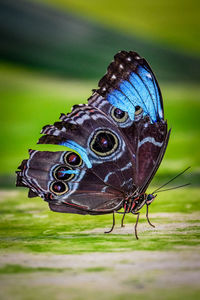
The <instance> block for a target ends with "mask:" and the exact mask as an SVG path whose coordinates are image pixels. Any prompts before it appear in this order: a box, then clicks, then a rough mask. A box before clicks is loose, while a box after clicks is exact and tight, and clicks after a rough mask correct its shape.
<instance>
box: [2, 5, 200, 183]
mask: <svg viewBox="0 0 200 300" xmlns="http://www.w3.org/2000/svg"><path fill="white" fill-rule="evenodd" d="M0 6H1V7H0V8H1V9H0V22H1V23H0V31H1V43H0V53H1V61H0V64H1V67H0V91H1V119H0V122H1V137H0V138H1V150H0V151H1V153H0V160H1V161H0V184H1V186H2V187H6V186H7V187H12V186H14V181H15V176H14V172H15V169H16V167H17V166H18V165H19V163H20V161H21V160H22V159H24V158H25V157H27V149H28V148H33V149H47V148H48V149H55V150H56V149H57V148H55V147H53V146H48V147H45V148H44V147H43V148H42V147H41V146H40V147H39V146H38V145H37V146H36V141H37V139H38V137H39V132H40V129H41V128H42V126H43V125H45V124H49V123H50V124H51V123H52V122H54V121H55V120H57V119H58V117H59V114H60V113H61V112H64V113H66V112H69V111H70V109H71V106H72V105H73V104H75V103H85V102H86V100H87V98H88V97H89V96H90V95H91V89H92V88H95V87H96V86H97V82H98V80H99V79H100V78H101V77H102V75H103V74H104V73H105V71H106V68H107V66H108V64H109V63H110V61H111V60H112V59H113V56H114V54H115V53H116V52H117V51H119V50H135V51H137V52H139V53H140V55H142V56H144V57H145V58H146V59H147V61H149V63H150V64H151V66H152V68H153V70H154V71H155V73H156V75H157V78H158V81H159V83H160V86H161V90H162V93H163V98H164V104H165V113H166V118H167V119H168V123H169V126H170V127H172V134H171V139H170V143H169V146H168V150H167V153H166V156H165V159H164V162H163V164H162V170H163V173H165V174H167V173H168V175H170V176H172V175H173V174H172V173H174V174H175V173H177V172H179V171H180V170H182V169H183V168H184V167H187V166H188V165H191V166H192V169H191V173H192V174H193V178H192V179H193V180H194V181H195V184H197V183H198V178H197V177H198V175H199V166H200V158H199V145H200V142H199V137H200V130H199V129H200V125H199V111H200V102H199V90H200V88H199V86H198V83H199V79H200V44H199V38H198V33H199V30H200V25H199V20H198V18H197V14H198V11H199V10H198V8H199V5H198V1H194V0H192V1H179V0H176V1H168V2H167V3H166V2H164V1H151V2H149V1H143V2H142V3H141V2H138V1H128V0H125V1H123V5H122V4H121V2H120V1H119V2H117V1H95V4H93V2H92V1H86V2H85V1H69V0H68V1H62V0H59V1H51V0H44V1H24V0H20V1H17V2H15V1H10V0H9V1H6V0H5V1H4V0H3V1H1V3H0ZM166 172H167V173H166ZM159 174H161V175H162V172H161V173H160V172H159V173H158V175H159Z"/></svg>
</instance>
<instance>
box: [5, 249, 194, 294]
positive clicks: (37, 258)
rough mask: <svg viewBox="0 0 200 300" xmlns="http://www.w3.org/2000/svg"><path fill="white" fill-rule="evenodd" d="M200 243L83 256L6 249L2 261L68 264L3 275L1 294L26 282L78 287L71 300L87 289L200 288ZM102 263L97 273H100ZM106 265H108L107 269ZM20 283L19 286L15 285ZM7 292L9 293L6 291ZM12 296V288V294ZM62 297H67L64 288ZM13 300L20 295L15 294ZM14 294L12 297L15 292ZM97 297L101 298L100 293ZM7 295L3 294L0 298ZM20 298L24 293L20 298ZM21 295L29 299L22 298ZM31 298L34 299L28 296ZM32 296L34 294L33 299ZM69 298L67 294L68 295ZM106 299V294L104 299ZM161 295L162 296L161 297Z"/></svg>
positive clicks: (37, 285)
mask: <svg viewBox="0 0 200 300" xmlns="http://www.w3.org/2000/svg"><path fill="white" fill-rule="evenodd" d="M199 250H200V249H198V248H196V247H195V249H194V251H192V252H191V251H187V250H186V251H182V252H181V253H180V252H157V251H153V252H151V251H133V252H126V253H90V254H82V255H49V256H47V255H33V254H25V253H23V254H22V253H15V254H14V253H12V254H4V255H2V256H1V258H0V265H1V266H3V265H5V264H14V265H15V264H19V265H22V266H29V267H35V268H36V267H45V268H47V267H49V268H61V269H63V268H64V269H65V270H63V271H62V272H57V273H52V272H51V273H48V271H47V272H36V273H32V274H31V273H28V274H13V275H12V276H11V275H3V276H2V277H1V283H0V286H1V293H2V296H3V295H7V297H8V298H7V297H6V298H5V299H9V291H8V289H10V290H11V291H12V289H13V290H16V291H17V288H18V289H20V287H21V288H23V287H26V286H27V285H28V286H30V287H32V288H33V289H40V288H44V289H46V286H48V287H50V289H52V287H56V288H58V289H59V290H60V289H64V290H66V291H68V290H71V289H72V290H76V289H77V290H79V291H82V292H83V294H82V297H80V298H76V297H75V298H74V292H73V293H72V295H71V296H70V299H87V298H84V292H85V293H88V292H89V293H95V292H97V293H101V291H103V292H106V291H107V292H109V294H110V293H112V295H113V296H114V295H119V294H124V293H125V294H127V293H130V294H133V295H134V293H137V292H138V291H140V292H148V290H154V289H161V290H163V289H164V290H165V289H166V287H170V289H172V290H173V289H174V288H176V289H177V288H179V289H182V288H187V287H189V288H190V289H198V288H199V282H200V259H199V258H200V255H199ZM98 268H99V272H98ZM104 268H105V269H104ZM16 287H17V288H16ZM4 293H5V294H4ZM11 295H12V293H11ZM58 295H60V296H59V297H58V298H57V297H56V298H52V299H64V298H62V297H63V295H62V293H61V294H60V292H59V293H58ZM15 296H16V297H15V299H18V297H17V294H16V295H15ZM11 298H12V297H11ZM97 298H98V299H101V297H100V296H99V295H98V297H97ZM1 299H3V298H1ZM19 299H20V297H19ZM22 299H29V298H26V297H25V298H23V297H22ZM30 299H32V298H30ZM33 299H34V298H33ZM66 299H69V298H68V297H67V298H66ZM102 299H103V298H102ZM158 299H159V298H158Z"/></svg>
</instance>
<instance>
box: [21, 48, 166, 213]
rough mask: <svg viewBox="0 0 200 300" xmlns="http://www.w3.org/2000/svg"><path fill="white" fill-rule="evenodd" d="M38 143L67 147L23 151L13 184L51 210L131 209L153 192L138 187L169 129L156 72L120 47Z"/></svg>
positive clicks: (163, 145) (150, 173)
mask: <svg viewBox="0 0 200 300" xmlns="http://www.w3.org/2000/svg"><path fill="white" fill-rule="evenodd" d="M42 134H43V136H42V137H41V138H40V139H39V142H38V143H41V144H58V145H62V146H66V147H68V148H70V149H71V151H60V152H49V151H33V150H30V152H29V153H30V157H29V159H28V160H24V161H23V162H22V164H21V166H20V167H19V169H20V170H19V171H18V172H17V185H18V186H26V187H28V188H29V189H30V190H29V196H30V197H33V196H40V197H41V198H43V199H44V200H45V201H47V202H48V203H49V207H50V209H51V210H53V211H57V212H64V213H76V214H92V215H97V214H107V213H112V212H116V211H119V210H121V209H122V208H123V209H124V213H129V212H131V213H133V214H138V212H139V210H140V209H141V208H142V207H143V206H144V205H145V204H146V205H147V206H148V205H149V204H150V203H151V202H152V201H153V199H154V198H155V196H152V197H150V196H148V195H147V194H146V193H145V192H146V189H147V187H148V185H149V183H150V181H151V180H152V178H153V176H154V174H155V173H156V171H157V169H158V167H159V165H160V163H161V160H162V158H163V155H164V153H165V150H166V147H167V143H168V139H169V134H170V132H169V131H168V129H167V122H166V121H165V120H164V111H163V102H162V96H161V92H160V89H159V86H158V83H157V81H156V78H155V76H154V74H153V72H152V70H151V68H150V67H149V65H148V64H147V62H146V61H145V60H144V59H142V58H141V57H140V56H139V55H138V54H137V53H135V52H132V51H130V52H125V51H121V52H119V53H118V54H117V55H116V56H115V58H114V61H113V62H112V63H111V64H110V65H109V67H108V71H107V73H106V75H105V76H104V77H103V78H102V79H101V80H100V82H99V87H98V89H96V90H94V92H93V95H92V96H91V97H90V98H89V99H88V104H81V105H75V106H74V107H73V108H72V111H71V113H69V114H66V115H65V114H61V117H60V121H59V122H55V123H54V124H53V125H47V126H45V127H44V128H43V130H42Z"/></svg>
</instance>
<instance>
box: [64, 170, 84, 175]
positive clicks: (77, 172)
mask: <svg viewBox="0 0 200 300" xmlns="http://www.w3.org/2000/svg"><path fill="white" fill-rule="evenodd" d="M60 172H61V173H62V174H79V172H80V170H63V171H60Z"/></svg>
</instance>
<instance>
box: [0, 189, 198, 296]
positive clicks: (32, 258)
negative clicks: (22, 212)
mask: <svg viewBox="0 0 200 300" xmlns="http://www.w3.org/2000/svg"><path fill="white" fill-rule="evenodd" d="M11 194H12V193H11ZM15 195H16V194H15V192H14V191H13V195H12V196H13V197H15ZM1 196H2V198H3V197H4V196H6V195H4V194H3V193H1ZM150 216H151V218H152V219H154V220H156V219H158V218H159V223H157V222H156V223H155V225H156V228H151V227H149V226H148V224H147V223H139V225H138V235H139V237H140V239H142V238H143V237H142V235H143V233H144V232H145V231H149V230H150V231H152V234H153V235H156V238H158V235H159V234H161V233H162V234H163V233H164V234H165V233H168V234H170V233H173V232H174V231H175V230H176V229H184V228H185V230H183V233H184V234H185V233H187V229H188V228H190V226H191V227H192V226H198V225H199V223H198V220H199V213H192V214H181V213H157V214H155V213H154V214H153V213H151V215H150ZM162 219H163V221H164V220H166V219H167V220H168V222H167V223H166V222H163V223H162ZM195 220H196V221H195ZM188 221H189V222H188ZM190 221H191V222H190ZM186 222H187V223H186ZM133 226H134V222H133V224H128V225H126V226H125V227H124V228H120V224H117V225H116V228H115V229H114V231H113V234H129V233H133ZM186 228H187V229H186ZM103 231H104V229H103V228H96V229H94V230H90V231H89V230H87V231H84V232H83V233H90V234H91V235H98V234H102V233H103ZM188 233H189V232H188ZM119 238H120V236H119ZM130 238H132V236H131V235H130ZM133 238H134V237H133ZM160 238H162V237H160ZM176 249H177V250H175V251H131V252H124V249H123V252H113V253H86V254H75V255H52V254H31V253H6V251H5V250H4V252H3V253H2V254H1V256H0V268H3V267H4V266H8V265H11V266H16V265H19V266H21V267H29V268H33V270H34V269H37V268H45V270H42V269H38V270H36V271H33V272H32V271H30V272H24V271H22V272H19V273H17V272H13V273H12V272H11V273H9V274H4V273H3V274H1V275H0V299H2V300H4V299H5V300H10V299H16V300H18V299H19V300H21V299H22V300H23V299H24V300H26V299H28V300H32V299H33V300H34V299H46V298H48V299H49V300H51V299H52V300H54V299H55V300H57V299H58V300H60V299H61V300H62V299H63V300H64V299H67V300H68V299H69V300H70V299H73V300H80V299H89V300H90V299H97V300H98V299H106V300H107V299H109V300H110V299H112V300H113V299H114V300H115V299H117V300H121V299H123V300H126V299H128V300H129V299H142V300H143V299H147V298H148V299H150V300H153V299H159V300H160V299H163V300H168V299H170V300H171V299H172V300H176V299H178V300H179V299H181V300H184V299H198V296H196V294H194V293H195V291H197V293H199V294H197V295H200V245H199V246H177V248H176ZM48 268H49V270H48ZM188 291H189V294H187V292H188ZM191 293H193V294H192V296H191V297H190V295H191Z"/></svg>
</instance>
